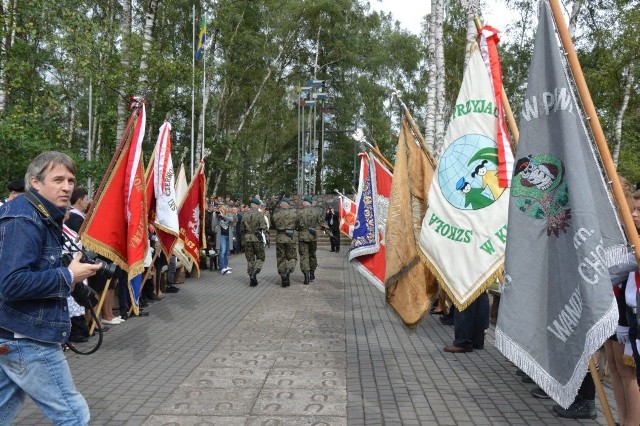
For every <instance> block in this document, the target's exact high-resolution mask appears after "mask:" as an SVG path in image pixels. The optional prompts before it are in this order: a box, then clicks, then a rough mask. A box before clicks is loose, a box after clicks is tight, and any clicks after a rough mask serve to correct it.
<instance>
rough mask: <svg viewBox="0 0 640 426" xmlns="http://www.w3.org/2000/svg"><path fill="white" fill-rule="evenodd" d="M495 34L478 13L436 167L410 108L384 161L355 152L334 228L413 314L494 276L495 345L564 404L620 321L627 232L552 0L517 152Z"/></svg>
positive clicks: (469, 292) (466, 296)
mask: <svg viewBox="0 0 640 426" xmlns="http://www.w3.org/2000/svg"><path fill="white" fill-rule="evenodd" d="M497 42H498V37H497V31H496V30H495V29H493V28H491V27H484V28H483V29H482V30H481V31H480V43H479V44H477V43H475V42H474V43H472V44H471V45H470V47H469V53H470V59H469V63H468V65H467V68H466V70H465V73H464V78H463V82H462V86H461V89H460V92H459V94H458V97H457V100H456V104H455V106H454V107H453V111H452V116H451V120H450V123H449V126H448V129H447V132H446V135H445V141H444V147H443V154H442V156H441V157H440V159H439V161H438V164H437V166H436V167H435V168H434V167H433V166H432V165H431V164H430V163H429V162H428V161H426V159H427V156H426V155H425V153H424V152H422V150H421V147H420V145H419V143H417V142H416V138H415V137H414V132H412V131H411V129H410V128H409V125H408V123H407V119H406V118H403V120H402V123H401V128H400V136H399V140H398V147H397V150H396V162H395V167H394V173H393V174H392V173H391V172H390V171H389V170H388V169H387V168H385V167H384V165H382V164H381V163H380V161H378V159H377V158H376V157H375V156H373V155H368V154H361V155H360V159H361V167H360V183H359V187H358V193H357V197H356V201H355V203H354V202H352V201H351V200H348V199H345V197H343V196H341V202H340V206H341V208H340V215H341V230H342V231H343V232H345V233H348V234H349V235H350V236H351V237H352V246H351V251H350V255H349V259H350V261H351V262H352V264H353V266H354V267H355V268H356V269H357V270H358V271H360V272H361V273H362V274H363V275H364V276H365V277H366V278H367V279H368V280H369V281H371V283H372V284H374V286H375V287H376V288H378V289H380V290H381V291H383V292H385V295H386V300H387V302H388V303H389V305H390V306H391V307H393V309H394V310H395V311H396V313H397V314H398V315H399V316H400V317H401V318H402V320H403V322H404V323H405V324H406V325H409V326H413V325H415V324H417V323H418V322H419V321H420V320H421V319H422V317H423V316H424V314H425V313H426V312H427V309H428V308H429V306H430V305H431V302H432V301H433V299H434V297H435V295H436V294H437V292H438V288H440V289H442V290H444V291H445V292H446V293H447V295H448V296H449V298H450V299H451V300H452V302H453V304H454V305H455V306H456V307H457V308H458V309H459V310H464V309H465V308H466V307H467V306H468V305H469V304H470V303H472V302H473V301H474V300H475V299H476V298H477V297H478V296H479V295H480V294H481V293H482V292H484V291H486V289H487V287H488V286H489V285H491V284H492V283H494V282H496V280H499V281H501V282H502V284H503V285H502V297H501V304H500V314H499V317H498V325H497V328H496V347H497V348H498V349H499V350H500V351H501V352H502V353H503V354H504V355H505V356H506V357H507V358H508V359H509V360H511V361H512V362H513V363H514V364H516V365H517V366H518V367H519V368H521V369H522V370H523V371H524V372H525V373H526V374H528V375H529V376H531V377H532V378H533V379H534V381H535V382H536V383H537V384H538V385H539V386H540V387H541V388H542V389H543V390H545V391H546V392H547V394H549V395H550V396H551V397H552V398H553V399H554V400H555V401H556V402H558V403H559V404H560V405H561V406H563V407H565V408H566V407H568V406H569V405H570V404H571V403H572V402H573V400H574V397H575V395H576V394H577V392H578V389H579V387H580V384H581V383H582V380H583V378H584V375H585V373H586V371H587V366H588V361H589V357H590V356H591V355H592V354H593V353H594V352H595V351H596V350H597V349H598V348H599V347H600V346H601V345H602V344H603V343H604V341H605V340H606V339H607V338H608V337H609V336H610V335H612V334H613V333H614V331H615V328H616V325H617V319H618V313H617V307H616V303H615V300H614V296H613V292H612V289H611V283H610V279H609V273H608V270H607V268H608V267H611V266H615V265H617V264H620V263H623V262H626V252H627V250H628V243H627V241H626V238H625V237H624V234H623V231H622V228H621V225H620V221H619V218H618V215H617V213H616V209H615V207H614V204H613V202H612V199H611V196H610V192H609V188H608V187H607V185H606V183H605V179H604V178H603V172H602V169H601V167H600V165H599V163H598V160H599V159H598V153H597V152H596V150H595V149H594V147H593V145H592V142H591V140H590V137H589V133H588V132H587V130H586V127H585V124H584V123H585V121H584V117H583V113H582V110H581V105H580V103H579V102H578V101H577V99H576V94H575V93H574V92H573V87H574V86H573V84H572V82H571V81H569V78H570V77H569V75H570V73H568V72H567V70H566V69H565V66H566V64H565V62H564V59H563V53H562V51H561V48H560V46H559V43H558V39H557V37H556V23H555V22H554V20H553V17H552V14H551V11H550V5H549V3H548V2H547V1H543V2H540V11H539V26H538V30H537V36H536V40H535V46H534V51H533V58H532V63H531V67H530V70H531V71H530V75H529V80H528V83H527V93H526V96H525V100H524V111H523V114H522V119H521V122H520V139H519V142H518V145H517V150H516V152H515V154H514V151H513V149H512V146H511V142H510V141H509V137H508V132H507V129H506V125H505V119H504V116H505V113H504V111H505V107H504V104H503V94H502V74H501V71H500V64H499V59H498V56H497V49H496V43H497ZM427 195H428V200H427ZM507 230H508V235H507Z"/></svg>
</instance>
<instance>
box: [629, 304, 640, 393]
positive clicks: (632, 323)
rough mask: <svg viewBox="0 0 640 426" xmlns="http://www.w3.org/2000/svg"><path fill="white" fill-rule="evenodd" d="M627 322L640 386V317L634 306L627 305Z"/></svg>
mask: <svg viewBox="0 0 640 426" xmlns="http://www.w3.org/2000/svg"><path fill="white" fill-rule="evenodd" d="M626 314H627V322H628V323H629V340H631V350H632V351H633V360H634V361H635V362H636V381H637V382H638V385H639V386H640V354H638V347H637V346H636V344H635V343H636V339H637V338H638V318H637V317H636V314H635V313H634V312H633V310H632V308H629V307H627V311H626Z"/></svg>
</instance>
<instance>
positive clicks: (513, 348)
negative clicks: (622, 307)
mask: <svg viewBox="0 0 640 426" xmlns="http://www.w3.org/2000/svg"><path fill="white" fill-rule="evenodd" d="M617 318H618V305H617V303H616V301H615V299H613V298H612V303H611V306H610V307H609V310H608V311H607V313H606V314H605V315H604V316H603V317H602V318H601V319H600V321H598V322H597V323H596V324H594V325H593V327H591V329H590V330H589V331H588V332H587V335H586V338H585V343H584V350H583V352H582V355H581V357H580V360H579V361H578V363H577V365H576V368H575V369H574V371H573V375H572V376H571V379H570V380H569V382H568V383H567V384H565V385H562V384H561V383H559V382H558V381H557V380H555V379H554V378H553V377H552V376H551V375H550V374H549V373H547V372H546V371H544V369H543V368H542V367H541V366H540V364H538V363H537V362H536V361H535V360H534V359H533V358H532V357H531V356H530V355H529V353H528V352H527V350H526V349H524V348H522V347H520V346H519V345H518V344H517V343H516V342H514V341H513V340H512V339H511V338H510V337H509V336H508V335H507V334H506V333H504V332H503V331H502V330H501V329H500V324H499V323H498V326H497V327H496V330H495V346H496V348H497V349H498V350H499V351H500V352H501V353H502V354H503V355H504V356H505V357H507V358H508V359H509V360H510V361H511V362H512V363H514V364H515V365H516V367H518V368H520V369H521V370H522V371H524V372H525V373H526V374H527V375H528V376H529V377H531V378H532V379H533V381H534V382H536V384H537V385H538V386H540V387H541V388H542V389H543V390H544V391H545V392H546V393H547V394H548V395H549V396H551V397H552V398H553V399H554V400H555V401H556V402H557V403H558V404H560V405H561V406H562V407H563V408H567V407H569V405H571V404H572V403H573V400H574V399H575V396H576V395H577V394H578V389H579V388H580V385H581V384H582V380H583V379H584V376H585V374H586V373H587V370H588V365H589V357H591V354H593V353H595V352H596V351H597V350H598V349H599V348H600V346H602V344H603V343H604V341H605V340H607V339H608V338H609V336H611V335H612V334H613V333H615V331H616V325H617V323H618V321H617Z"/></svg>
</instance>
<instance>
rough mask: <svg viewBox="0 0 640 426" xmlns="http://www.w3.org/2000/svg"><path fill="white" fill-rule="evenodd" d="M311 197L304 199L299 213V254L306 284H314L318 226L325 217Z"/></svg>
mask: <svg viewBox="0 0 640 426" xmlns="http://www.w3.org/2000/svg"><path fill="white" fill-rule="evenodd" d="M312 203H313V199H312V198H311V197H304V198H303V199H302V206H303V207H302V210H301V211H300V212H299V213H298V222H299V223H298V253H299V254H300V269H302V273H303V274H304V282H303V283H304V284H309V283H310V282H313V281H314V280H315V279H316V277H315V270H316V268H317V267H318V260H317V259H316V249H317V244H318V243H317V239H318V238H317V234H318V232H317V230H316V227H317V226H318V225H322V224H323V217H322V215H321V214H320V212H318V211H316V209H314V208H313V207H311V204H312Z"/></svg>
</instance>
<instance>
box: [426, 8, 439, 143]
mask: <svg viewBox="0 0 640 426" xmlns="http://www.w3.org/2000/svg"><path fill="white" fill-rule="evenodd" d="M436 17H437V13H436V4H435V1H432V2H431V16H430V17H429V33H428V38H427V58H426V60H427V67H428V77H427V80H428V81H427V111H426V116H425V119H426V121H427V123H426V126H425V131H424V138H425V141H426V142H427V144H428V145H429V148H430V149H431V152H435V148H436V147H435V139H436V138H435V135H436V72H437V68H436V37H435V36H436V21H437V20H436Z"/></svg>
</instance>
